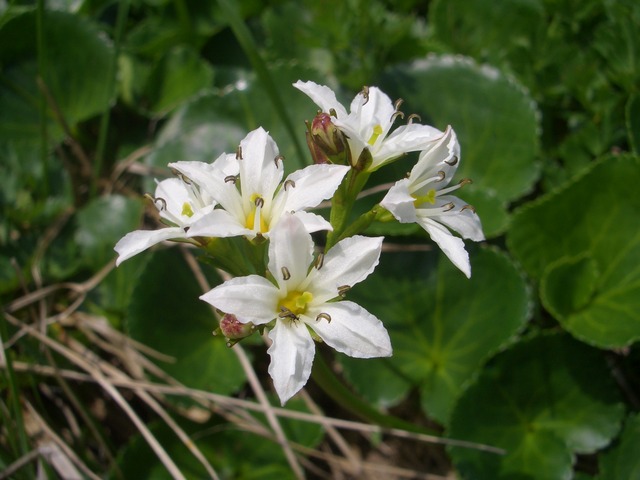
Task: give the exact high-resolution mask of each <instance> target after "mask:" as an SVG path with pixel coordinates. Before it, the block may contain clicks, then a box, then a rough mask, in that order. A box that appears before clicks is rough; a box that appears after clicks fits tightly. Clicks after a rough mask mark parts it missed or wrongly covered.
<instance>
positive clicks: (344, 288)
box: [338, 285, 351, 297]
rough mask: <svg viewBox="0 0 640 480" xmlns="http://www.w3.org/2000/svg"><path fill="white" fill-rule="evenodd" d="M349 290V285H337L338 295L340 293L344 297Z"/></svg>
mask: <svg viewBox="0 0 640 480" xmlns="http://www.w3.org/2000/svg"><path fill="white" fill-rule="evenodd" d="M349 290H351V286H349V285H340V286H339V287H338V295H340V296H341V297H344V296H345V295H346V294H347V292H348V291H349Z"/></svg>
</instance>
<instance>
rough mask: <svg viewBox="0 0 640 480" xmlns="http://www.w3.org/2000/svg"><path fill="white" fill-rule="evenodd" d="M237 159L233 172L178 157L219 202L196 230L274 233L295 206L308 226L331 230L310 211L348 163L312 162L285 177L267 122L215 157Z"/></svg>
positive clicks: (332, 187)
mask: <svg viewBox="0 0 640 480" xmlns="http://www.w3.org/2000/svg"><path fill="white" fill-rule="evenodd" d="M218 162H225V167H224V168H222V167H218V168H217V170H218V171H220V170H224V169H225V168H228V167H227V165H226V163H229V162H235V165H236V171H235V173H233V172H234V170H233V169H228V171H229V172H231V173H228V174H227V175H207V174H206V172H204V171H203V169H202V168H200V166H199V162H177V163H172V164H169V166H170V167H172V168H174V169H176V170H178V171H179V172H180V173H182V174H183V175H185V176H186V177H189V178H190V179H192V180H193V181H194V182H196V183H198V184H199V185H200V188H201V189H203V190H204V191H206V192H208V194H209V195H211V196H212V197H213V198H214V199H215V200H216V201H217V202H218V204H219V207H221V208H217V209H216V210H214V211H213V212H212V214H211V215H208V216H207V217H206V218H204V219H203V220H202V221H200V222H198V223H197V224H194V225H192V226H191V229H190V232H189V233H190V235H193V236H202V237H232V236H238V235H245V236H246V237H247V238H249V239H253V238H255V237H256V236H259V235H261V236H264V237H268V236H269V232H270V230H271V229H272V228H273V227H274V226H275V225H276V223H277V222H278V219H279V218H280V217H281V216H282V214H283V213H285V212H295V214H296V216H298V217H299V218H300V220H302V222H303V223H304V226H305V228H306V231H307V232H315V231H318V230H331V224H330V223H329V222H327V221H326V220H324V219H323V218H322V217H321V216H319V215H316V214H313V213H310V212H306V211H304V210H305V209H307V208H312V207H315V206H317V205H318V204H319V203H320V202H321V201H323V200H325V199H328V198H331V196H332V195H333V193H334V192H335V191H336V189H337V188H338V186H339V185H340V182H341V181H342V178H343V177H344V176H345V175H346V173H347V171H348V170H349V168H348V167H346V166H342V165H311V166H308V167H306V168H304V169H302V170H298V171H296V172H293V173H292V174H291V175H289V176H288V177H287V178H286V179H285V181H284V182H282V177H283V175H284V167H283V161H282V157H281V156H280V155H279V154H278V147H277V145H276V143H275V142H274V141H273V139H272V138H271V137H270V136H269V134H268V133H267V132H266V131H265V130H263V129H262V128H258V129H256V130H254V131H252V132H250V133H249V134H248V135H247V136H246V137H245V138H244V139H243V140H242V141H241V142H240V148H239V149H238V152H237V153H236V154H235V155H222V156H221V157H220V158H219V159H218V160H216V161H215V162H214V165H215V164H217V163H218Z"/></svg>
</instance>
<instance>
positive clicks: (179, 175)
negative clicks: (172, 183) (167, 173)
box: [172, 170, 193, 185]
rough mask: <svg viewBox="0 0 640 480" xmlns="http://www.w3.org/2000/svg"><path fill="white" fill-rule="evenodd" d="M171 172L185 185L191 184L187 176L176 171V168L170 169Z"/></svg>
mask: <svg viewBox="0 0 640 480" xmlns="http://www.w3.org/2000/svg"><path fill="white" fill-rule="evenodd" d="M172 172H173V174H174V175H175V176H176V177H178V178H179V179H180V180H182V181H183V182H184V183H186V184H187V185H191V184H192V183H193V182H192V181H191V179H190V178H189V177H187V176H185V175H183V174H182V173H180V172H178V171H177V170H172Z"/></svg>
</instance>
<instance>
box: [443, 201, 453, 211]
mask: <svg viewBox="0 0 640 480" xmlns="http://www.w3.org/2000/svg"><path fill="white" fill-rule="evenodd" d="M453 207H455V205H454V204H453V202H449V203H445V204H444V205H443V206H442V211H443V212H448V211H450V210H453Z"/></svg>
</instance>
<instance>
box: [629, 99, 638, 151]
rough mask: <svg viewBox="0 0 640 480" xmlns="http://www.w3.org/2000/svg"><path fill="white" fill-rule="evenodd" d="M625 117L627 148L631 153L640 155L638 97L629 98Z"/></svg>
mask: <svg viewBox="0 0 640 480" xmlns="http://www.w3.org/2000/svg"><path fill="white" fill-rule="evenodd" d="M626 115H627V135H628V137H629V146H630V147H631V150H632V151H633V153H635V154H636V155H640V95H638V94H636V95H632V96H631V97H629V100H628V101H627V110H626Z"/></svg>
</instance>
